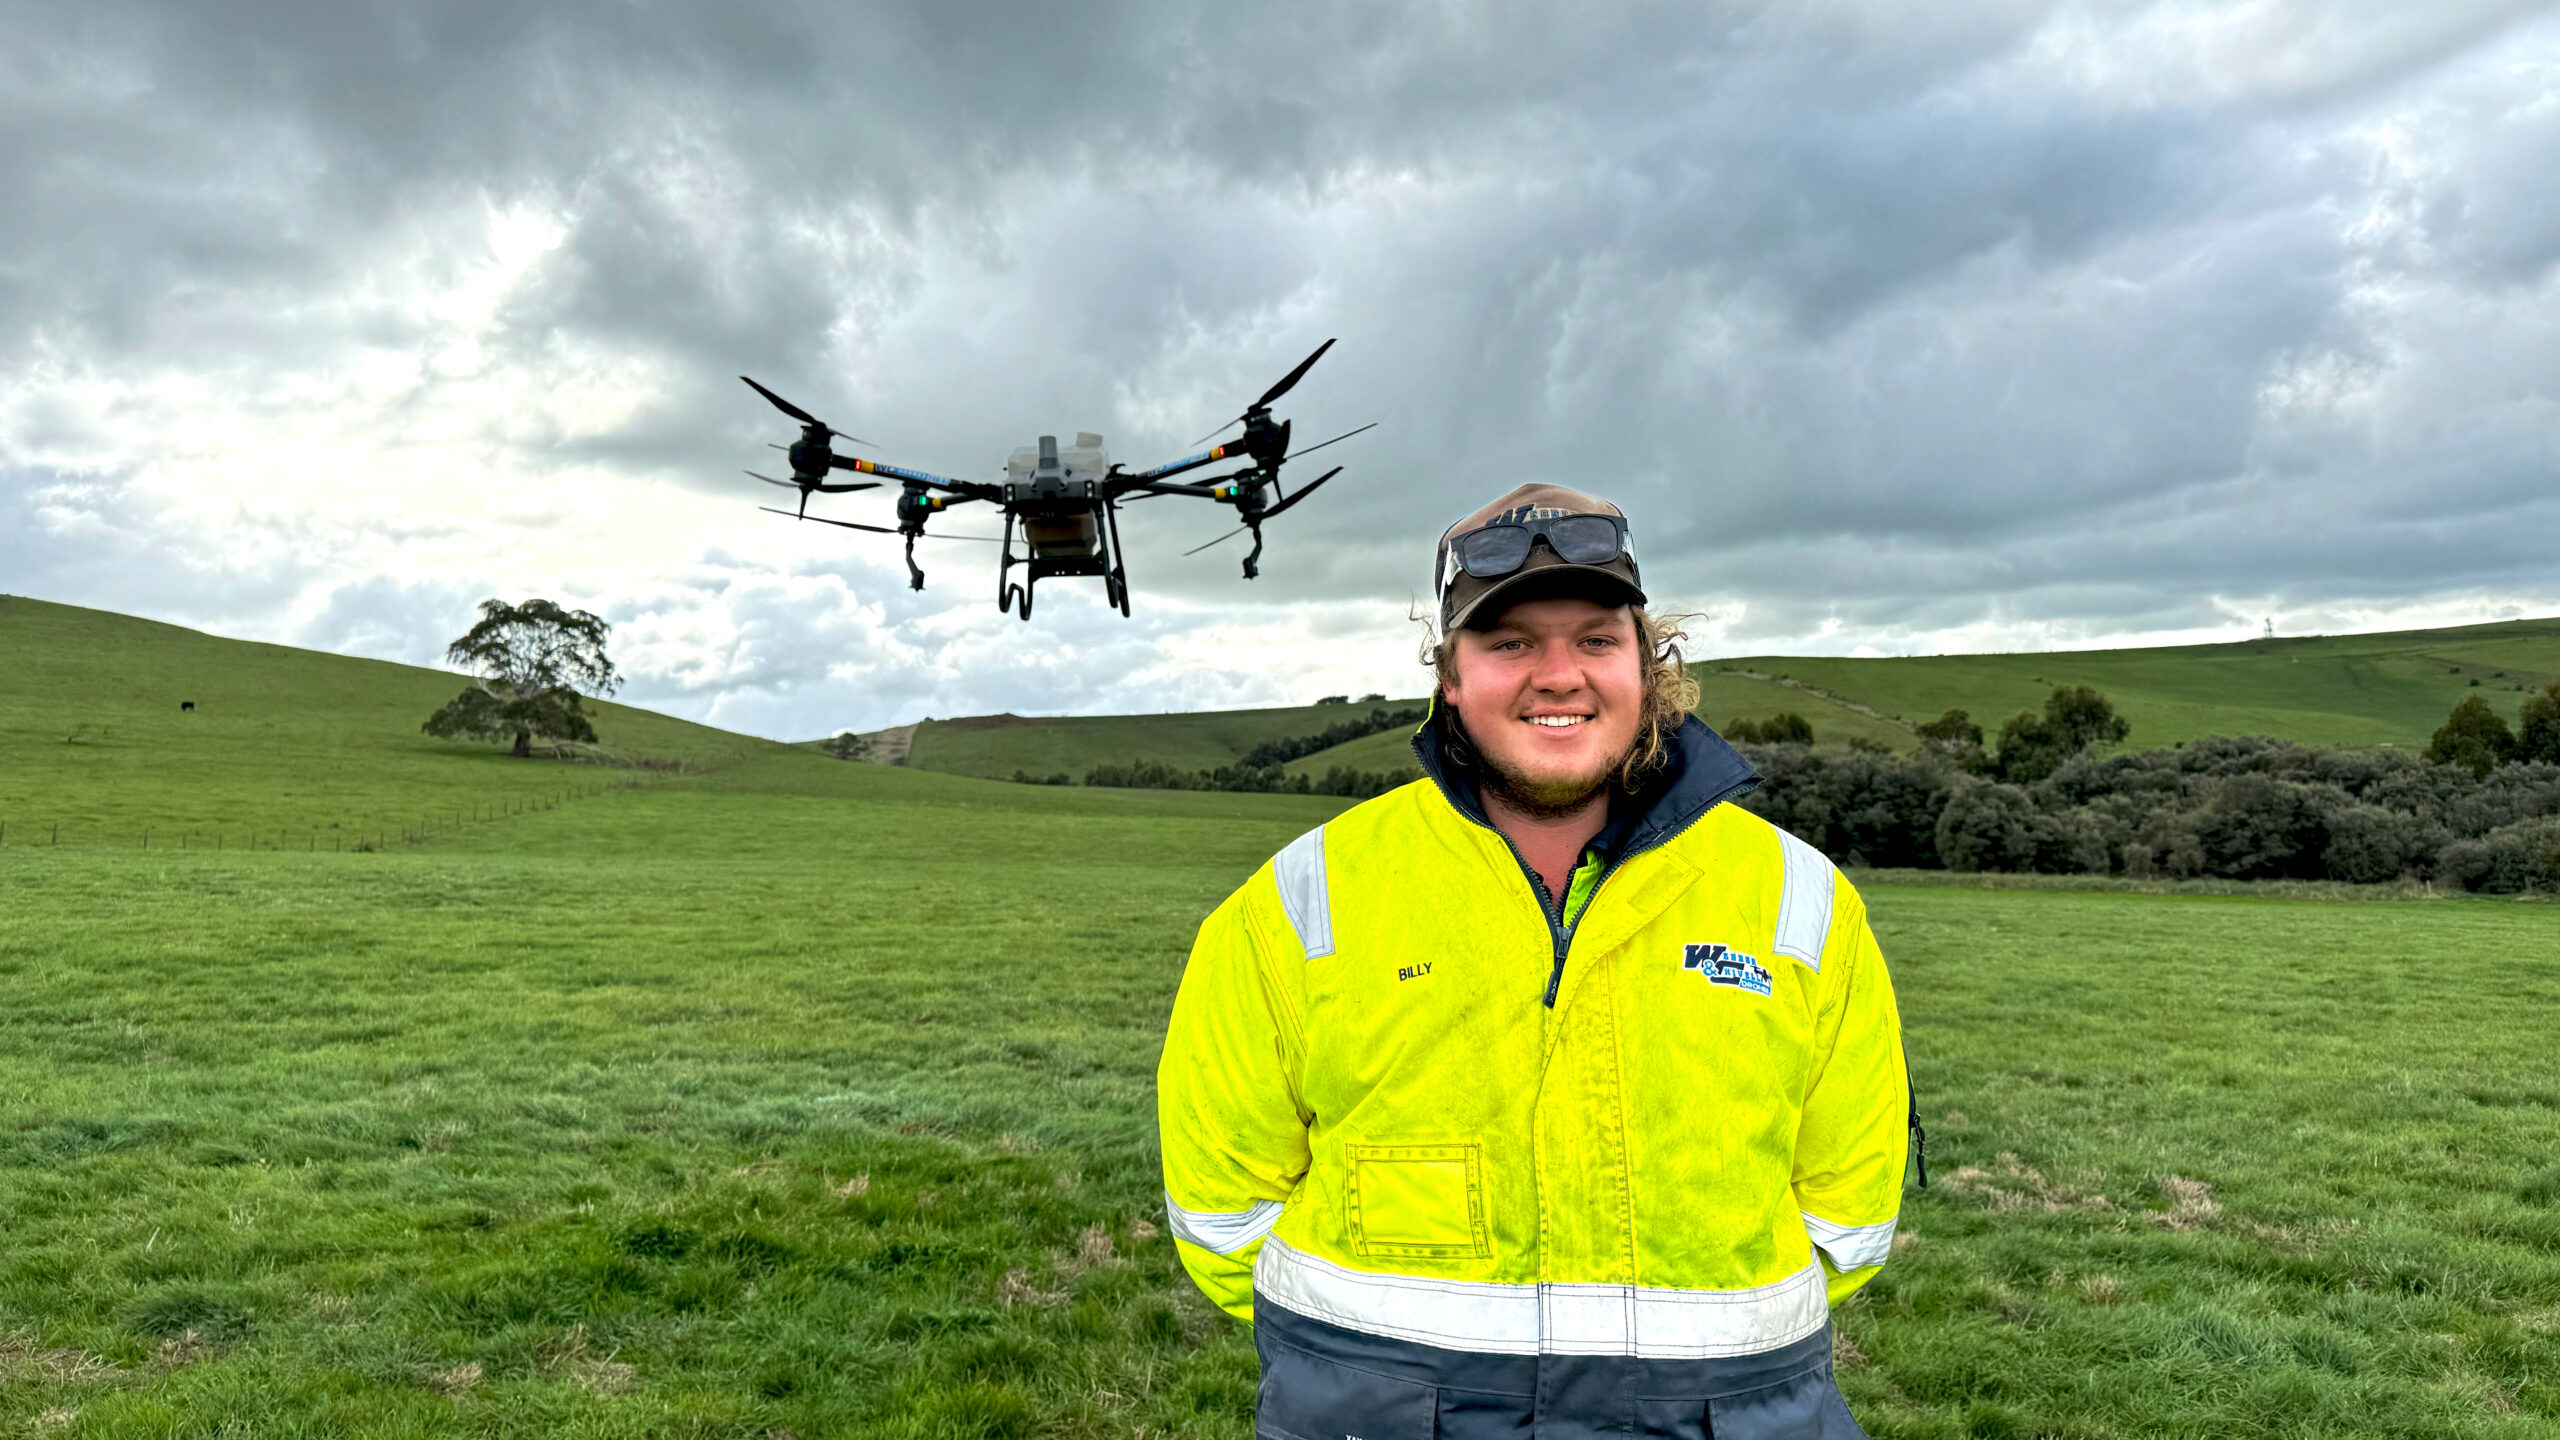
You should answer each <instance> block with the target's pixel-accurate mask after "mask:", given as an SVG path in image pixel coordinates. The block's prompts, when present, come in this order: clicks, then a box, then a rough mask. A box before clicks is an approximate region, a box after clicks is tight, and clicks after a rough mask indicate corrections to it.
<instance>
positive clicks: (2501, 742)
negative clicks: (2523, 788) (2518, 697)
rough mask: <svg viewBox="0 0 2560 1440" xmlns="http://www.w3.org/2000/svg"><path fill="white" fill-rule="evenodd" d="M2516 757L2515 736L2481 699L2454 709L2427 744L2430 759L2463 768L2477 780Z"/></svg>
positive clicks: (2505, 723)
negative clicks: (2478, 777)
mask: <svg viewBox="0 0 2560 1440" xmlns="http://www.w3.org/2000/svg"><path fill="white" fill-rule="evenodd" d="M2515 753H2516V736H2515V732H2514V731H2512V730H2509V729H2508V728H2507V722H2506V720H2505V719H2504V718H2502V717H2501V716H2500V715H2499V714H2498V712H2497V711H2495V710H2492V709H2490V708H2489V702H2488V701H2486V700H2483V699H2481V698H2480V697H2479V696H2477V695H2474V696H2471V697H2470V698H2468V699H2466V700H2464V701H2463V702H2462V703H2461V704H2459V705H2456V706H2454V707H2453V713H2452V714H2450V715H2447V716H2446V717H2444V723H2443V724H2442V725H2439V726H2437V727H2436V733H2435V734H2434V735H2433V736H2431V737H2429V738H2428V740H2427V758H2428V759H2430V760H2432V761H2434V762H2435V763H2437V764H2439V765H2459V766H2461V767H2463V768H2464V769H2466V770H2468V771H2470V772H2471V773H2472V774H2473V775H2475V776H2479V775H2486V774H2488V773H2489V772H2490V771H2491V770H2494V769H2496V768H2497V767H2498V766H2500V765H2502V764H2505V763H2506V762H2507V761H2508V760H2510V759H2512V758H2514V756H2515Z"/></svg>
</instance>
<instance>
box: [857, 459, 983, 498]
mask: <svg viewBox="0 0 2560 1440" xmlns="http://www.w3.org/2000/svg"><path fill="white" fill-rule="evenodd" d="M835 463H836V465H837V466H838V467H839V468H841V469H845V470H855V471H859V472H861V473H862V474H865V475H884V476H887V477H888V478H889V479H892V480H898V481H903V482H905V483H906V484H909V485H922V486H924V487H925V488H926V489H928V490H941V491H946V492H948V493H950V494H952V495H957V496H965V497H967V498H968V499H971V500H990V499H993V498H995V497H994V495H993V493H992V492H993V491H994V489H995V487H994V486H992V485H973V484H971V483H969V482H968V481H966V480H951V479H946V478H945V477H943V476H940V475H933V474H928V473H927V472H925V471H922V470H909V469H907V468H906V467H905V466H903V465H883V464H881V463H880V462H879V461H877V460H847V459H844V458H842V457H838V458H837V460H836V462H835Z"/></svg>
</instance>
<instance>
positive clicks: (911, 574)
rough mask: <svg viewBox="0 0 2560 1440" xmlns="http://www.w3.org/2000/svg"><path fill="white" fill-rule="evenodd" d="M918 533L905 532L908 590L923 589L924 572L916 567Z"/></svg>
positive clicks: (912, 531)
mask: <svg viewBox="0 0 2560 1440" xmlns="http://www.w3.org/2000/svg"><path fill="white" fill-rule="evenodd" d="M918 533H919V532H917V531H914V530H910V531H908V532H907V588H908V589H910V590H921V589H923V588H924V571H923V570H922V569H920V568H919V567H918V566H917V565H916V536H917V534H918Z"/></svg>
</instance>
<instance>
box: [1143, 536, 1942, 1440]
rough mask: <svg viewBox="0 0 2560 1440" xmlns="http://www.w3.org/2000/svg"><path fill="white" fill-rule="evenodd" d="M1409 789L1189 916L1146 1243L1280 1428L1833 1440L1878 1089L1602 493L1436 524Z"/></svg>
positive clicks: (1888, 1194) (1833, 944) (1882, 1203)
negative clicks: (1160, 1211)
mask: <svg viewBox="0 0 2560 1440" xmlns="http://www.w3.org/2000/svg"><path fill="white" fill-rule="evenodd" d="M1437 584H1438V592H1439V600H1440V625H1441V633H1442V639H1441V641H1440V643H1439V645H1438V647H1437V649H1436V650H1435V651H1434V655H1433V658H1434V661H1435V670H1436V675H1437V679H1438V693H1437V695H1436V697H1435V703H1434V705H1433V710H1432V716H1431V718H1430V720H1428V721H1427V722H1426V723H1425V724H1424V726H1423V728H1422V729H1421V730H1420V731H1419V732H1417V733H1416V735H1415V737H1414V748H1415V751H1416V752H1417V753H1418V754H1419V755H1420V756H1421V759H1422V766H1423V770H1424V772H1425V778H1424V779H1423V780H1421V781H1418V782H1416V783H1414V784H1411V785H1407V786H1405V787H1403V788H1402V789H1399V790H1396V791H1393V792H1391V793H1389V794H1387V795H1383V796H1381V797H1379V798H1378V799H1375V800H1372V801H1369V802H1367V803H1366V804H1363V805H1360V806H1358V807H1356V808H1354V809H1352V810H1350V811H1348V812H1346V813H1345V814H1343V815H1341V816H1340V817H1338V818H1336V819H1335V820H1333V821H1332V822H1331V823H1329V824H1326V825H1324V826H1321V827H1319V828H1318V829H1316V830H1314V831H1312V832H1310V833H1308V834H1307V835H1305V836H1302V837H1300V838H1299V839H1298V840H1297V841H1296V842H1295V843H1293V844H1292V845H1290V846H1289V847H1288V848H1287V849H1286V850H1283V851H1282V852H1281V853H1280V854H1279V855H1278V856H1277V857H1275V858H1274V859H1273V861H1272V862H1271V863H1270V864H1269V865H1267V866H1265V867H1264V868H1263V869H1262V870H1261V871H1259V872H1258V873H1256V874H1255V875H1254V877H1253V878H1252V879H1251V880H1249V881H1247V882H1246V884H1245V885H1244V887H1243V888H1242V889H1240V890H1238V891H1237V892H1236V893H1235V894H1234V895H1232V896H1230V897H1229V898H1228V899H1227V901H1226V903H1225V904H1223V905H1221V906H1219V907H1218V909H1217V911H1216V912H1215V913H1213V914H1212V915H1211V916H1210V917H1209V919H1208V921H1207V922H1206V923H1205V924H1203V925H1202V926H1201V929H1200V937H1199V941H1198V943H1197V945H1196V946H1195V947H1194V949H1193V951H1192V954H1191V961H1190V965H1189V968H1188V969H1187V970H1186V971H1185V973H1184V975H1183V980H1182V989H1181V994H1180V996H1179V998H1177V999H1176V1001H1175V1002H1174V1010H1173V1019H1172V1024H1171V1028H1170V1031H1169V1033H1168V1034H1167V1036H1166V1039H1165V1051H1164V1059H1163V1063H1162V1066H1161V1068H1160V1070H1159V1073H1158V1090H1159V1095H1160V1106H1161V1118H1162V1128H1163V1145H1164V1169H1165V1188H1166V1199H1167V1204H1168V1212H1169V1214H1170V1216H1171V1219H1172V1229H1173V1233H1174V1236H1175V1238H1176V1244H1177V1246H1178V1247H1179V1249H1180V1251H1181V1255H1182V1259H1183V1263H1184V1264H1185V1265H1186V1266H1188V1267H1189V1269H1190V1271H1191V1274H1192V1276H1193V1278H1194V1279H1196V1280H1197V1281H1198V1282H1199V1284H1200V1286H1201V1288H1202V1289H1203V1290H1205V1291H1207V1292H1208V1294H1209V1295H1210V1297H1211V1298H1212V1299H1214V1300H1216V1301H1217V1302H1218V1303H1219V1304H1220V1305H1221V1306H1223V1307H1224V1308H1225V1309H1227V1310H1228V1311H1229V1312H1230V1313H1232V1314H1234V1315H1235V1316H1237V1317H1238V1318H1240V1319H1244V1320H1247V1321H1251V1322H1253V1323H1254V1326H1255V1336H1254V1338H1255V1344H1256V1346H1257V1348H1258V1349H1259V1351H1260V1353H1261V1357H1262V1389H1261V1397H1260V1404H1259V1409H1258V1415H1259V1418H1258V1423H1257V1427H1256V1433H1257V1434H1259V1435H1263V1436H1273V1437H1281V1440H1434V1437H1438V1440H1471V1437H1476V1436H1494V1435H1520V1434H1534V1435H1537V1436H1542V1437H1581V1436H1598V1435H1603V1434H1607V1435H1630V1434H1636V1435H1666V1436H1689V1437H1706V1436H1710V1435H1711V1436H1713V1437H1715V1440H1776V1437H1808V1440H1812V1437H1822V1440H1831V1437H1848V1436H1857V1435H1860V1434H1861V1433H1862V1432H1860V1431H1859V1429H1858V1427H1857V1425H1856V1424H1855V1422H1853V1421H1852V1420H1851V1419H1850V1417H1849V1413H1848V1409H1847V1407H1846V1405H1845V1404H1843V1402H1842V1401H1841V1398H1840V1394H1839V1391H1838V1390H1837V1388H1835V1386H1834V1385H1833V1383H1832V1377H1831V1355H1830V1333H1829V1307H1830V1305H1832V1304H1836V1303H1838V1302H1839V1301H1840V1300H1841V1299H1842V1298H1843V1297H1845V1296H1847V1295H1848V1294H1849V1293H1850V1292H1851V1291H1853V1290H1855V1289H1856V1288H1857V1287H1858V1286H1859V1285H1860V1284H1862V1283H1864V1282H1865V1281H1866V1280H1867V1279H1868V1278H1869V1277H1870V1276H1872V1275H1873V1274H1874V1273H1875V1269H1876V1267H1877V1266H1878V1265H1880V1264H1882V1263H1883V1261H1884V1260H1885V1258H1886V1256H1887V1254H1888V1253H1889V1252H1890V1250H1891V1248H1892V1240H1893V1225H1894V1217H1895V1214H1896V1212H1897V1209H1898V1207H1899V1203H1900V1194H1901V1187H1902V1173H1903V1153H1904V1152H1903V1139H1904V1135H1903V1131H1904V1124H1905V1120H1906V1117H1907V1116H1908V1115H1909V1113H1910V1111H1909V1098H1908V1090H1907V1087H1906V1084H1905V1078H1906V1077H1905V1072H1904V1069H1903V1058H1902V1044H1901V1035H1900V1029H1899V1025H1898V1022H1897V1020H1896V1017H1895V1013H1894V1005H1893V992H1892V985H1891V981H1890V980H1889V979H1888V977H1887V975H1886V972H1885V966H1884V960H1883V957H1882V956H1881V955H1879V954H1878V953H1877V951H1876V945H1875V939H1874V937H1873V935H1871V934H1870V933H1869V931H1868V928H1867V920H1866V913H1865V908H1864V906H1863V905H1862V904H1861V902H1860V901H1859V898H1858V895H1857V892H1856V891H1855V890H1853V889H1851V888H1850V886H1849V884H1848V882H1847V881H1846V880H1844V879H1842V878H1841V877H1840V876H1839V874H1838V873H1837V872H1836V871H1835V870H1833V868H1832V866H1831V864H1830V862H1828V861H1826V860H1825V859H1824V858H1823V857H1822V856H1821V854H1820V853H1819V852H1817V851H1815V850H1814V849H1813V848H1812V847H1810V846H1808V845H1806V844H1804V843H1803V842H1802V841H1799V840H1797V839H1795V838H1794V837H1793V836H1791V835H1788V834H1786V833H1785V832H1784V831H1781V830H1778V829H1776V828H1775V827H1773V826H1771V825H1769V824H1768V823H1767V822H1765V821H1762V820H1760V819H1758V818H1757V817H1755V816H1753V815H1751V814H1749V813H1747V812H1745V811H1743V810H1741V809H1739V808H1737V807H1736V806H1734V805H1731V804H1729V803H1727V802H1729V801H1731V800H1733V799H1734V798H1735V797H1737V796H1739V795H1740V794H1742V793H1743V792H1744V791H1745V790H1747V789H1749V788H1750V787H1751V786H1752V785H1753V784H1754V783H1756V780H1755V777H1754V775H1753V773H1752V770H1751V767H1750V766H1749V765H1748V764H1747V763H1745V762H1744V761H1743V760H1742V758H1741V757H1740V756H1738V755H1736V754H1735V753H1734V752H1733V750H1732V749H1731V748H1730V747H1728V746H1727V745H1726V744H1725V743H1724V742H1723V741H1722V740H1720V739H1718V738H1717V737H1716V735H1715V734H1714V733H1713V732H1712V731H1710V730H1708V729H1707V728H1706V727H1705V726H1704V725H1701V724H1700V723H1699V722H1698V721H1697V720H1696V719H1694V718H1692V717H1690V716H1689V714H1688V710H1689V707H1690V705H1692V704H1693V703H1694V702H1695V699H1696V689H1695V686H1694V685H1693V684H1691V683H1690V682H1689V681H1688V680H1687V678H1686V676H1685V675H1684V673H1683V672H1682V671H1681V670H1680V668H1679V664H1678V653H1677V651H1676V650H1673V649H1672V648H1671V647H1670V645H1669V643H1668V640H1669V638H1670V637H1668V636H1666V635H1664V634H1662V633H1660V632H1659V631H1658V630H1657V627H1656V625H1655V622H1653V621H1652V620H1651V619H1649V618H1648V617H1647V616H1646V614H1645V613H1644V610H1643V609H1642V606H1643V604H1644V592H1643V590H1642V588H1641V586H1640V584H1639V576H1638V572H1637V569H1636V565H1635V561H1634V558H1633V556H1632V554H1631V553H1630V552H1629V549H1628V546H1627V524H1626V519H1625V517H1624V516H1623V515H1622V514H1621V513H1620V512H1619V511H1618V510H1617V508H1616V507H1615V506H1612V505H1608V504H1605V503H1603V502H1600V501H1597V500H1594V499H1592V498H1590V497H1589V496H1586V495H1581V494H1577V493H1575V492H1573V491H1571V490H1566V489H1562V488H1560V487H1556V486H1552V485H1528V486H1523V487H1521V488H1520V489H1517V490H1514V491H1513V492H1512V493H1510V494H1509V495H1506V496H1504V497H1502V498H1501V499H1500V500H1497V501H1495V502H1494V503H1493V504H1491V505H1489V506H1487V507H1485V508H1484V509H1483V510H1480V511H1478V512H1477V513H1476V514H1474V515H1472V516H1469V517H1468V518H1467V519H1465V520H1462V521H1460V522H1458V524H1456V525H1455V526H1452V527H1451V528H1450V530H1449V531H1448V532H1447V533H1446V534H1445V535H1443V536H1442V538H1441V544H1440V563H1439V572H1438V577H1437Z"/></svg>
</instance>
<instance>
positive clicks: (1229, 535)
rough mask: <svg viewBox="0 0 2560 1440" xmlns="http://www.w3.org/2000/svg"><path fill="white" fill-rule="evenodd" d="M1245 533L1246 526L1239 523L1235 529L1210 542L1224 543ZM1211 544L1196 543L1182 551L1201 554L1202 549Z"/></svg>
mask: <svg viewBox="0 0 2560 1440" xmlns="http://www.w3.org/2000/svg"><path fill="white" fill-rule="evenodd" d="M1243 533H1244V527H1243V526H1241V525H1239V526H1237V527H1236V528H1234V529H1233V530H1230V531H1228V532H1227V533H1226V534H1224V535H1221V536H1219V537H1218V538H1217V539H1215V540H1212V541H1210V542H1209V545H1223V544H1225V543H1226V542H1227V541H1230V540H1233V539H1234V538H1236V537H1237V536H1239V535H1241V534H1243ZM1209 545H1194V546H1192V547H1191V548H1190V549H1188V550H1185V551H1183V552H1182V553H1183V554H1185V555H1197V554H1199V553H1200V552H1201V551H1203V550H1206V549H1208V548H1209Z"/></svg>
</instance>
